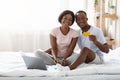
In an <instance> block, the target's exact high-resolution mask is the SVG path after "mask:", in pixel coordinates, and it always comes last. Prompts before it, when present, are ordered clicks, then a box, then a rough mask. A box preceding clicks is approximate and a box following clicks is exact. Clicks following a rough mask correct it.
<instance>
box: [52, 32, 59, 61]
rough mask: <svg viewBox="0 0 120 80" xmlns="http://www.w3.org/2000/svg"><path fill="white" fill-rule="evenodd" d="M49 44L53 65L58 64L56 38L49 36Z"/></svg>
mask: <svg viewBox="0 0 120 80" xmlns="http://www.w3.org/2000/svg"><path fill="white" fill-rule="evenodd" d="M50 43H51V51H52V55H53V57H54V61H55V63H57V62H58V60H57V50H58V49H57V43H56V38H55V37H54V36H53V35H51V34H50Z"/></svg>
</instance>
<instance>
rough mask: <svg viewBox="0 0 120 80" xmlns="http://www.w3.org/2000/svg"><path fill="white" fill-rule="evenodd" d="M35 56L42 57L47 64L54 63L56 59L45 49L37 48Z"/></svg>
mask: <svg viewBox="0 0 120 80" xmlns="http://www.w3.org/2000/svg"><path fill="white" fill-rule="evenodd" d="M35 56H37V57H39V58H41V59H42V60H43V61H44V63H45V64H46V65H54V60H53V58H52V56H51V55H50V54H47V53H46V52H44V51H40V50H37V51H36V52H35Z"/></svg>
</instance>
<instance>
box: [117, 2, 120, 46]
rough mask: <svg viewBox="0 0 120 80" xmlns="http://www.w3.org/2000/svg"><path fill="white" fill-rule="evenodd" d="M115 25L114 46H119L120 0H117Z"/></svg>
mask: <svg viewBox="0 0 120 80" xmlns="http://www.w3.org/2000/svg"><path fill="white" fill-rule="evenodd" d="M117 1H118V2H117V17H118V18H117V26H116V39H117V43H116V46H117V47H120V6H119V5H120V0H117Z"/></svg>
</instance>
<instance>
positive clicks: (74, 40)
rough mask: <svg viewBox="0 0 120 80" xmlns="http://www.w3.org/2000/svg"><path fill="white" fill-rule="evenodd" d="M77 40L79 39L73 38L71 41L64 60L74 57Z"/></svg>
mask: <svg viewBox="0 0 120 80" xmlns="http://www.w3.org/2000/svg"><path fill="white" fill-rule="evenodd" d="M77 40H78V37H76V38H72V40H71V43H70V45H69V47H68V49H67V51H66V54H65V55H64V59H66V58H68V57H69V56H71V55H72V53H73V51H74V48H75V46H76V43H77Z"/></svg>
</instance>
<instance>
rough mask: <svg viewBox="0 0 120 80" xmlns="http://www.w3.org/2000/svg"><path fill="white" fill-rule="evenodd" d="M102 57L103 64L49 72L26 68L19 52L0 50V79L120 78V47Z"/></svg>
mask: <svg viewBox="0 0 120 80" xmlns="http://www.w3.org/2000/svg"><path fill="white" fill-rule="evenodd" d="M26 54H28V55H33V53H28V52H27V53H26ZM104 58H105V63H104V64H99V65H96V64H83V65H82V66H80V67H78V68H77V69H75V70H72V71H58V72H51V71H43V70H38V69H26V66H25V64H24V61H23V58H22V57H21V52H0V80H37V79H38V80H79V79H80V80H88V79H89V80H120V48H117V49H115V50H111V51H110V52H109V54H105V55H104Z"/></svg>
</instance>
